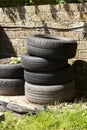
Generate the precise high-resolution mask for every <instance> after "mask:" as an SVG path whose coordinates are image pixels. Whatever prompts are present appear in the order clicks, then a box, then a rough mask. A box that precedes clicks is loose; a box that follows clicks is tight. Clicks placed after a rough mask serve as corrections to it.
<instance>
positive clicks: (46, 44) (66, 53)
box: [27, 35, 77, 59]
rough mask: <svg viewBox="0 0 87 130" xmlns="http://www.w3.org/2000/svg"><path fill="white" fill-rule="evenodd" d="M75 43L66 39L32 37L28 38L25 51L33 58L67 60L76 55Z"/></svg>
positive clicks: (42, 36) (45, 36)
mask: <svg viewBox="0 0 87 130" xmlns="http://www.w3.org/2000/svg"><path fill="white" fill-rule="evenodd" d="M76 49H77V42H76V41H74V40H71V39H68V38H66V37H61V36H53V35H33V36H30V37H29V38H28V45H27V50H28V52H29V53H30V54H33V55H35V56H40V57H45V58H51V59H69V58H73V57H74V56H75V54H76Z"/></svg>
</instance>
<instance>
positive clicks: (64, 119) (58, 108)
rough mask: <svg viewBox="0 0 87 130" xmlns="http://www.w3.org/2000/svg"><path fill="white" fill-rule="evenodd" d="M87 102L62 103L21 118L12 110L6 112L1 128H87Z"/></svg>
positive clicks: (67, 129)
mask: <svg viewBox="0 0 87 130" xmlns="http://www.w3.org/2000/svg"><path fill="white" fill-rule="evenodd" d="M86 105H87V104H86V103H85V104H84V103H77V104H76V103H74V104H67V103H65V104H60V105H55V106H54V107H52V108H51V107H50V110H49V109H47V110H46V111H43V112H39V113H38V114H37V115H25V116H22V117H21V118H18V117H17V116H15V114H13V113H11V112H6V113H5V118H6V119H5V121H1V122H0V130H87V106H86Z"/></svg>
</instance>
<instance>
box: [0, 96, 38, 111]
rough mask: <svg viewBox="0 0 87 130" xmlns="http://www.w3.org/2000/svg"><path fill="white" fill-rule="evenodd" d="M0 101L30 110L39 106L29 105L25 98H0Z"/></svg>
mask: <svg viewBox="0 0 87 130" xmlns="http://www.w3.org/2000/svg"><path fill="white" fill-rule="evenodd" d="M0 101H6V102H9V103H16V104H18V105H22V106H26V107H28V108H29V109H32V110H34V109H35V108H37V107H39V106H40V105H39V104H33V103H30V102H29V101H28V100H27V99H26V97H25V96H0Z"/></svg>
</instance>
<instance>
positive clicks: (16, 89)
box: [0, 79, 24, 96]
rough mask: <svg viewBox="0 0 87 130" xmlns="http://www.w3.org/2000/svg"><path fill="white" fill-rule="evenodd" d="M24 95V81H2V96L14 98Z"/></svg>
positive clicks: (0, 85)
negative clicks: (14, 96)
mask: <svg viewBox="0 0 87 130" xmlns="http://www.w3.org/2000/svg"><path fill="white" fill-rule="evenodd" d="M23 94H24V80H23V79H0V95H4V96H13V95H23Z"/></svg>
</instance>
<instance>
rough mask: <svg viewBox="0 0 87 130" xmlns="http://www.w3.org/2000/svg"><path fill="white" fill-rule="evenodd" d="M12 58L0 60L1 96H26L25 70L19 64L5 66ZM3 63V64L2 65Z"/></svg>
mask: <svg viewBox="0 0 87 130" xmlns="http://www.w3.org/2000/svg"><path fill="white" fill-rule="evenodd" d="M8 60H10V58H4V59H0V95H3V96H16V95H23V94H24V69H23V67H22V65H21V63H19V64H8V63H7V64H4V61H8ZM2 63H3V64H2Z"/></svg>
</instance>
